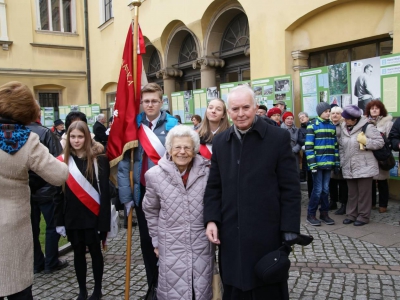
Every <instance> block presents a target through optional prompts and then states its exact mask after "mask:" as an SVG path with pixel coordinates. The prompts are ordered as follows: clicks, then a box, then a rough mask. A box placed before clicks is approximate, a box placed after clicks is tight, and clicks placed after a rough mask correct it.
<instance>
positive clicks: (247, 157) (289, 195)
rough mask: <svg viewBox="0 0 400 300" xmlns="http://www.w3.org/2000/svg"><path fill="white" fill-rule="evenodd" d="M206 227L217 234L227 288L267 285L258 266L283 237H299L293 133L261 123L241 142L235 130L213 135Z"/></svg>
mask: <svg viewBox="0 0 400 300" xmlns="http://www.w3.org/2000/svg"><path fill="white" fill-rule="evenodd" d="M212 152H213V154H212V158H211V170H210V177H209V179H208V183H207V188H206V191H205V195H204V222H205V225H207V223H208V222H211V221H214V222H216V224H217V226H218V229H219V238H220V241H221V245H220V263H221V268H222V270H221V275H222V279H223V282H224V284H227V285H231V286H234V287H236V288H238V289H240V290H243V291H248V290H251V289H254V288H255V287H258V286H262V285H265V284H264V283H263V282H262V281H261V280H260V279H259V278H258V277H256V275H255V272H254V266H255V265H256V263H257V262H258V261H259V260H260V259H261V258H262V257H263V256H264V255H266V254H267V253H268V252H271V251H274V250H276V249H278V248H279V247H280V246H281V244H282V240H281V233H282V232H295V233H299V232H300V201H301V193H300V181H299V175H298V173H297V168H296V160H295V158H294V155H293V153H292V147H291V146H290V134H289V133H288V132H287V131H286V130H283V129H281V128H278V127H275V126H271V125H269V124H267V123H266V122H264V121H263V120H262V119H260V118H257V119H256V121H255V123H254V124H253V126H252V128H251V129H250V130H249V131H248V132H247V133H246V134H245V135H244V138H243V140H242V142H241V141H240V140H239V138H238V136H237V135H236V133H235V131H234V128H233V126H232V127H231V128H229V129H228V130H226V131H224V132H222V133H220V134H218V135H216V136H215V138H214V140H213V150H212Z"/></svg>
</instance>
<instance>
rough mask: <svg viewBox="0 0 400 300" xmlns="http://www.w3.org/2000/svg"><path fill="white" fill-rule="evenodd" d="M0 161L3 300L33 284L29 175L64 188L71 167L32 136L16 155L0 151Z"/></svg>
mask: <svg viewBox="0 0 400 300" xmlns="http://www.w3.org/2000/svg"><path fill="white" fill-rule="evenodd" d="M0 161H1V168H0V208H1V209H0V297H3V296H7V295H12V294H15V293H17V292H20V291H22V290H24V289H26V288H27V287H29V286H30V285H32V284H33V237H32V226H31V216H30V215H31V207H30V189H29V185H28V182H29V176H28V171H29V170H32V171H34V172H35V173H37V174H38V175H39V176H41V177H42V178H43V179H44V180H46V181H47V182H49V183H50V184H52V185H56V186H60V185H61V184H62V183H64V182H65V181H66V179H67V177H68V167H67V165H66V164H64V163H61V162H60V161H58V160H57V159H56V158H54V157H53V156H52V155H51V154H50V153H49V151H48V149H47V148H46V147H45V146H43V145H42V144H41V143H40V142H39V137H38V136H37V135H36V134H32V133H31V134H30V135H29V138H28V140H27V142H26V144H25V145H24V146H23V147H22V148H21V149H20V150H19V151H18V152H16V153H15V154H13V155H10V154H7V153H6V152H4V151H2V150H0Z"/></svg>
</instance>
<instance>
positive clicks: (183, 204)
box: [143, 125, 215, 300]
mask: <svg viewBox="0 0 400 300" xmlns="http://www.w3.org/2000/svg"><path fill="white" fill-rule="evenodd" d="M165 146H166V149H167V152H166V154H165V155H164V157H162V158H161V159H160V161H159V162H158V166H155V167H153V168H151V169H150V170H149V171H147V172H146V174H145V177H146V183H147V186H146V194H145V196H144V199H143V211H144V212H145V215H146V220H147V224H148V227H149V233H150V236H151V238H152V243H153V246H154V252H155V253H156V255H157V256H158V258H159V278H158V289H157V297H158V299H159V300H172V299H186V300H192V299H196V300H210V299H211V298H212V287H211V282H212V276H213V263H214V253H215V252H214V251H215V249H214V247H213V245H212V244H211V243H210V242H209V241H208V239H207V236H206V234H205V228H204V223H203V195H204V191H205V187H206V184H207V179H208V175H209V162H208V161H207V160H205V159H203V157H201V156H200V155H196V153H198V151H199V146H200V140H199V136H198V134H197V132H195V131H194V130H192V129H191V128H189V127H187V126H184V125H179V126H176V127H174V128H173V129H171V130H170V131H169V133H168V135H167V138H166V142H165Z"/></svg>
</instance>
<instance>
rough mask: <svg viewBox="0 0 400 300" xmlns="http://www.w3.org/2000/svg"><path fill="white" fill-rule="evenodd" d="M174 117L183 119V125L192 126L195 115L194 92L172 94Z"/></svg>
mask: <svg viewBox="0 0 400 300" xmlns="http://www.w3.org/2000/svg"><path fill="white" fill-rule="evenodd" d="M171 104H172V111H173V115H174V116H175V115H178V116H180V117H181V120H182V124H191V123H192V121H191V120H192V116H193V115H194V101H193V91H191V90H190V91H182V92H175V93H172V94H171Z"/></svg>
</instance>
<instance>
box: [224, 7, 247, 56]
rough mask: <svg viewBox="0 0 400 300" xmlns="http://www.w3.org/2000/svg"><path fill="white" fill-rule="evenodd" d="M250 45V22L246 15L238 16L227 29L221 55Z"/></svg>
mask: <svg viewBox="0 0 400 300" xmlns="http://www.w3.org/2000/svg"><path fill="white" fill-rule="evenodd" d="M248 45H250V37H249V21H248V20H247V16H246V15H245V14H244V13H240V14H239V15H237V16H236V17H235V18H234V19H233V20H232V21H231V22H230V23H229V25H228V26H227V27H226V30H225V32H224V36H223V38H222V43H221V53H224V52H228V51H233V50H236V49H238V48H240V49H243V47H245V46H248Z"/></svg>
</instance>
